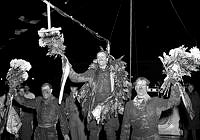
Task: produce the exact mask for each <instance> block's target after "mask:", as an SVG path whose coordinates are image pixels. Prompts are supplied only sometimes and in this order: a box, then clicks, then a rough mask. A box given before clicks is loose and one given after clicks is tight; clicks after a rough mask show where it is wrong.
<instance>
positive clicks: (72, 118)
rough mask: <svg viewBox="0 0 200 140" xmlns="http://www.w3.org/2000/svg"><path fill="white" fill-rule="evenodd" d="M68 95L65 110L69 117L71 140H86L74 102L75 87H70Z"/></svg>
mask: <svg viewBox="0 0 200 140" xmlns="http://www.w3.org/2000/svg"><path fill="white" fill-rule="evenodd" d="M70 90H71V92H70V95H69V96H68V97H67V98H66V101H65V112H66V114H67V116H68V119H69V128H70V134H71V140H87V137H86V135H85V132H84V130H85V128H84V124H83V122H82V121H81V120H80V117H79V111H78V107H77V106H76V104H75V99H74V97H75V96H76V95H77V93H78V90H77V87H70Z"/></svg>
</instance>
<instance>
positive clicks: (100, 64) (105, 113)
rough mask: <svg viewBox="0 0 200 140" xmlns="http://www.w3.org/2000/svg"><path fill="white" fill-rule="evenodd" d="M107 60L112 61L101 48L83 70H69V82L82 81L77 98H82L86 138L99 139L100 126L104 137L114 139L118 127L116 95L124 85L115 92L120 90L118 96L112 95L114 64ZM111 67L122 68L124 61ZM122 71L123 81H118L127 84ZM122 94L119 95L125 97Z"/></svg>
mask: <svg viewBox="0 0 200 140" xmlns="http://www.w3.org/2000/svg"><path fill="white" fill-rule="evenodd" d="M111 61H113V62H115V61H114V59H113V57H111V56H110V55H109V54H108V52H107V51H104V50H102V51H100V52H98V53H97V60H94V61H93V63H92V64H91V65H90V67H89V69H88V70H87V71H86V72H84V73H82V74H77V73H76V72H75V71H74V70H73V69H72V68H71V70H70V74H69V78H70V80H71V81H72V82H76V83H78V82H86V84H85V85H84V86H83V87H82V88H81V91H80V92H79V96H78V97H77V98H79V99H80V100H83V101H82V107H83V110H84V111H85V112H86V114H87V120H88V129H89V131H90V136H89V139H90V140H98V139H99V133H100V131H101V128H102V126H104V129H105V132H106V136H107V140H116V131H117V130H118V128H119V121H118V112H120V111H121V112H123V111H122V110H123V104H122V99H121V100H120V99H119V98H120V97H121V98H122V95H125V94H126V93H125V92H124V90H123V89H124V87H120V88H118V90H119V92H118V93H121V96H120V95H119V96H118V97H119V98H118V97H117V96H115V95H116V92H117V89H116V87H115V83H117V82H116V81H114V76H116V74H114V72H112V70H114V67H112V66H111ZM119 62H121V61H119ZM120 64H121V63H120ZM69 65H70V64H69ZM115 66H116V69H117V68H119V69H118V70H119V71H120V70H122V69H124V68H125V67H124V64H122V66H119V65H117V64H116V65H115ZM112 68H113V69H112ZM120 68H121V69H120ZM115 72H116V71H115ZM123 72H124V71H123ZM123 72H122V73H123ZM122 73H121V76H124V77H123V78H124V81H121V82H122V83H123V84H124V85H125V86H127V85H126V84H127V80H126V76H127V75H126V73H125V74H124V73H123V74H124V75H123V74H122ZM118 77H119V76H118ZM118 77H117V76H116V77H115V78H116V79H117V78H118ZM123 78H122V79H123ZM123 84H122V85H123ZM119 85H120V84H119ZM125 96H126V95H125ZM125 96H123V97H124V98H127V96H126V97H125ZM119 100H120V101H121V102H120V101H119Z"/></svg>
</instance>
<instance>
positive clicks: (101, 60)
mask: <svg viewBox="0 0 200 140" xmlns="http://www.w3.org/2000/svg"><path fill="white" fill-rule="evenodd" d="M97 62H98V64H99V66H100V67H103V66H106V65H107V62H108V61H107V57H106V54H105V53H104V52H99V53H98V54H97Z"/></svg>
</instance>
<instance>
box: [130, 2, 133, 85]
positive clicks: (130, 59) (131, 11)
mask: <svg viewBox="0 0 200 140" xmlns="http://www.w3.org/2000/svg"><path fill="white" fill-rule="evenodd" d="M132 4H133V3H132V0H130V82H131V79H132V25H133V24H132Z"/></svg>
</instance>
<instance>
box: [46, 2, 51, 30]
mask: <svg viewBox="0 0 200 140" xmlns="http://www.w3.org/2000/svg"><path fill="white" fill-rule="evenodd" d="M47 21H48V29H51V7H50V3H49V2H48V3H47Z"/></svg>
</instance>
